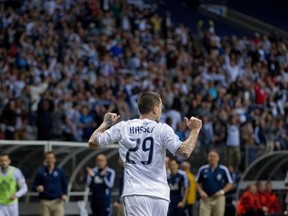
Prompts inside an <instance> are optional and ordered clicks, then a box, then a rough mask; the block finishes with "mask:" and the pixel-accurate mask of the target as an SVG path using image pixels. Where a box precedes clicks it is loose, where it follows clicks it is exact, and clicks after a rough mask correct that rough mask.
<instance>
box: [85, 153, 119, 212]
mask: <svg viewBox="0 0 288 216" xmlns="http://www.w3.org/2000/svg"><path fill="white" fill-rule="evenodd" d="M87 172H88V177H87V185H88V186H89V188H90V191H91V192H92V194H91V196H90V206H91V210H92V215H93V216H108V215H110V214H111V212H112V188H113V185H114V180H115V171H114V170H113V169H111V168H109V167H108V166H107V159H106V156H105V155H103V154H100V155H98V156H97V158H96V167H95V168H94V169H91V168H89V167H87Z"/></svg>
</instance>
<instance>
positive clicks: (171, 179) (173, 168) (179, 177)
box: [167, 159, 189, 216]
mask: <svg viewBox="0 0 288 216" xmlns="http://www.w3.org/2000/svg"><path fill="white" fill-rule="evenodd" d="M169 168H170V172H169V173H168V176H167V181H168V185H169V187H170V204H169V209H168V216H174V215H175V216H176V215H177V216H183V215H186V213H185V210H186V208H185V207H186V203H187V197H188V192H189V183H188V178H187V175H186V173H185V172H184V171H183V170H179V165H178V163H177V161H176V160H174V159H172V160H170V161H169Z"/></svg>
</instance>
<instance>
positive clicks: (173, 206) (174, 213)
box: [168, 202, 186, 216]
mask: <svg viewBox="0 0 288 216" xmlns="http://www.w3.org/2000/svg"><path fill="white" fill-rule="evenodd" d="M177 204H178V202H177V203H172V202H170V204H169V209H168V216H186V213H185V210H186V208H185V207H184V208H178V207H177Z"/></svg>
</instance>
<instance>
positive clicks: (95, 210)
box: [90, 199, 112, 216]
mask: <svg viewBox="0 0 288 216" xmlns="http://www.w3.org/2000/svg"><path fill="white" fill-rule="evenodd" d="M90 207H91V210H92V216H109V215H110V213H111V211H112V208H111V200H107V199H98V200H93V201H91V203H90Z"/></svg>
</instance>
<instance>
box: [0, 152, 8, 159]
mask: <svg viewBox="0 0 288 216" xmlns="http://www.w3.org/2000/svg"><path fill="white" fill-rule="evenodd" d="M4 156H7V157H8V158H10V157H9V154H8V153H7V152H0V157H4Z"/></svg>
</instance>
